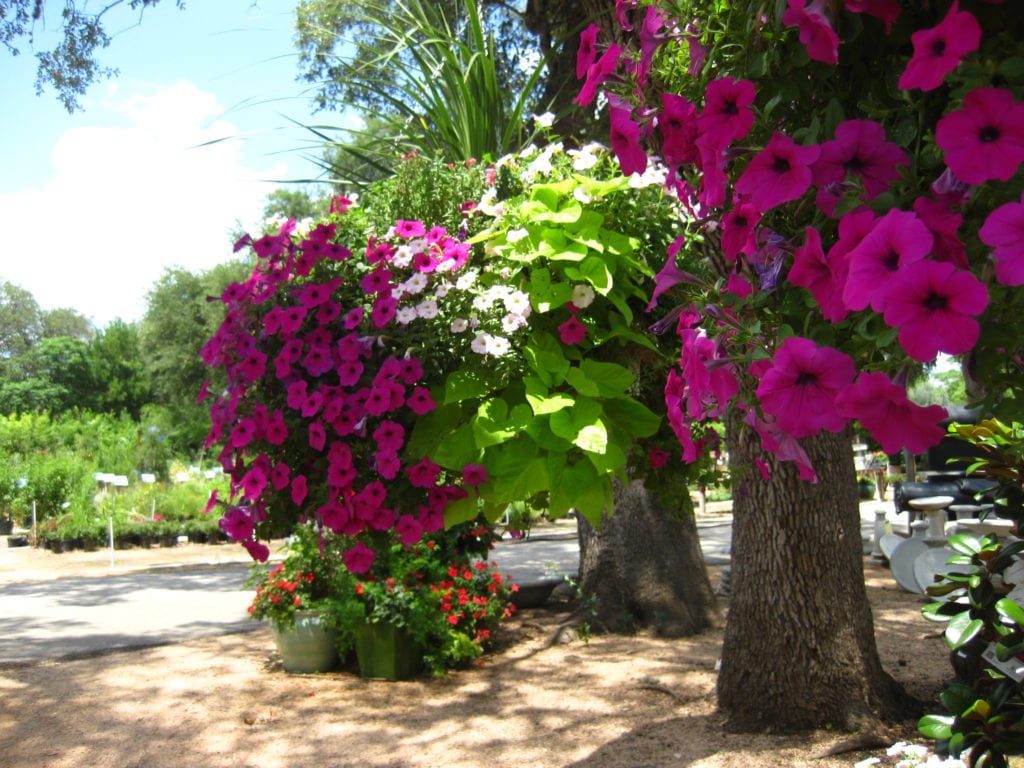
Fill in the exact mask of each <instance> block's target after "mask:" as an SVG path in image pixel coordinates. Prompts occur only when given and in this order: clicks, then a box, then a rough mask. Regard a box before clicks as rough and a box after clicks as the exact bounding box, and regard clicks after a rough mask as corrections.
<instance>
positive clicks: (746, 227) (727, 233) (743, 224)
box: [722, 203, 761, 261]
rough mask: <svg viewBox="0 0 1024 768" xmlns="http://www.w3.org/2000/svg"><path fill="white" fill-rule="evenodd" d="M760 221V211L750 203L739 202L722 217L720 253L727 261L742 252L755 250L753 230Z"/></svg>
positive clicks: (747, 253) (747, 252)
mask: <svg viewBox="0 0 1024 768" xmlns="http://www.w3.org/2000/svg"><path fill="white" fill-rule="evenodd" d="M760 221H761V212H760V211H759V210H758V209H757V208H756V207H754V206H753V205H751V204H750V203H739V204H738V205H734V206H733V208H732V210H731V211H729V212H728V213H726V214H725V215H724V216H723V217H722V253H723V254H724V255H725V258H727V259H728V260H729V261H735V260H736V257H737V256H738V255H739V254H741V253H743V254H746V255H747V256H749V255H750V254H752V253H753V252H754V251H756V250H757V238H756V237H755V236H754V230H755V228H756V227H757V225H758V223H759V222H760Z"/></svg>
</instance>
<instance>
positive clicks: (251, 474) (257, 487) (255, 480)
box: [242, 467, 267, 501]
mask: <svg viewBox="0 0 1024 768" xmlns="http://www.w3.org/2000/svg"><path fill="white" fill-rule="evenodd" d="M266 487H267V474H266V472H264V471H263V469H262V468H261V467H253V468H252V469H250V470H249V471H248V472H246V473H245V476H244V477H242V495H243V496H245V498H247V499H249V500H250V501H255V500H256V499H258V498H259V497H260V494H261V493H263V489H264V488H266Z"/></svg>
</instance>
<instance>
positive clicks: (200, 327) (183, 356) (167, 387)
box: [139, 261, 252, 451]
mask: <svg viewBox="0 0 1024 768" xmlns="http://www.w3.org/2000/svg"><path fill="white" fill-rule="evenodd" d="M251 268H252V265H251V264H249V263H247V262H245V261H230V262H225V263H224V264H219V265H218V266H216V267H214V268H213V269H210V270H208V271H206V272H202V273H198V274H197V273H193V272H189V271H188V270H186V269H181V268H169V269H166V270H165V271H164V274H163V275H162V276H161V277H160V279H159V280H157V281H156V283H155V284H154V285H153V287H152V288H151V289H150V291H149V294H148V295H147V302H146V314H145V316H144V317H143V319H142V324H141V326H140V333H139V342H140V347H141V354H142V360H143V362H144V364H145V368H146V373H147V375H148V376H149V380H150V382H151V385H152V392H153V400H154V402H155V403H157V404H158V405H160V406H163V407H164V408H165V409H166V410H167V411H168V413H169V414H170V415H169V417H168V419H167V422H166V423H169V424H173V425H174V426H175V431H174V432H173V433H172V434H170V435H169V438H170V439H171V440H172V441H173V443H174V446H175V449H176V450H182V451H195V450H197V449H198V447H199V446H200V445H201V444H202V442H203V439H204V437H205V435H206V431H207V429H208V427H209V421H208V418H207V411H206V409H205V408H204V407H201V406H198V405H196V402H195V399H196V394H197V393H198V391H199V387H200V385H201V384H202V382H203V380H204V379H205V378H207V375H208V370H207V369H206V368H205V366H204V365H203V364H202V362H201V361H200V359H199V350H200V349H201V348H202V346H203V344H205V343H206V340H207V339H209V338H210V336H212V335H213V334H214V332H215V331H216V330H217V327H218V326H219V325H220V323H221V321H222V320H223V304H222V303H221V301H220V294H221V293H222V292H223V291H224V289H225V288H226V287H227V286H228V285H230V284H231V283H232V282H236V281H240V280H244V279H245V278H246V277H248V275H249V273H250V271H251Z"/></svg>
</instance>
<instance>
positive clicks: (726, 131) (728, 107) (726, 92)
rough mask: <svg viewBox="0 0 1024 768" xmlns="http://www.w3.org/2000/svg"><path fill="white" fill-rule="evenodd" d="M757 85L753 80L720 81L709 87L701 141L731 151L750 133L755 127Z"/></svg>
mask: <svg viewBox="0 0 1024 768" xmlns="http://www.w3.org/2000/svg"><path fill="white" fill-rule="evenodd" d="M754 96H755V90H754V84H753V83H752V82H750V81H749V80H734V79H733V78H731V77H720V78H717V79H716V80H712V81H711V82H709V83H708V86H707V90H706V91H705V93H704V111H703V112H701V113H700V117H699V118H698V119H697V125H698V127H699V128H700V133H701V138H702V139H704V140H705V141H706V142H709V143H710V144H712V145H714V146H717V147H727V146H729V144H731V143H732V142H733V141H737V140H739V139H742V138H743V137H744V136H746V135H747V134H748V133H750V129H751V127H752V126H753V125H754V112H753V110H752V109H751V108H750V105H751V104H753V103H754Z"/></svg>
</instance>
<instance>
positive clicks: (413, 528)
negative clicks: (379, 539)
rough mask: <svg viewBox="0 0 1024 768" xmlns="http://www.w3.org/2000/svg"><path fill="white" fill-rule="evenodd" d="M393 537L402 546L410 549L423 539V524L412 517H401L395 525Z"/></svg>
mask: <svg viewBox="0 0 1024 768" xmlns="http://www.w3.org/2000/svg"><path fill="white" fill-rule="evenodd" d="M395 535H396V536H398V540H399V541H400V542H402V545H403V546H406V547H411V546H412V545H413V544H415V543H416V542H417V541H419V540H420V539H422V538H423V524H422V523H421V522H420V521H419V520H417V519H416V518H415V517H413V516H412V515H402V516H400V517H399V518H398V522H397V523H395Z"/></svg>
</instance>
